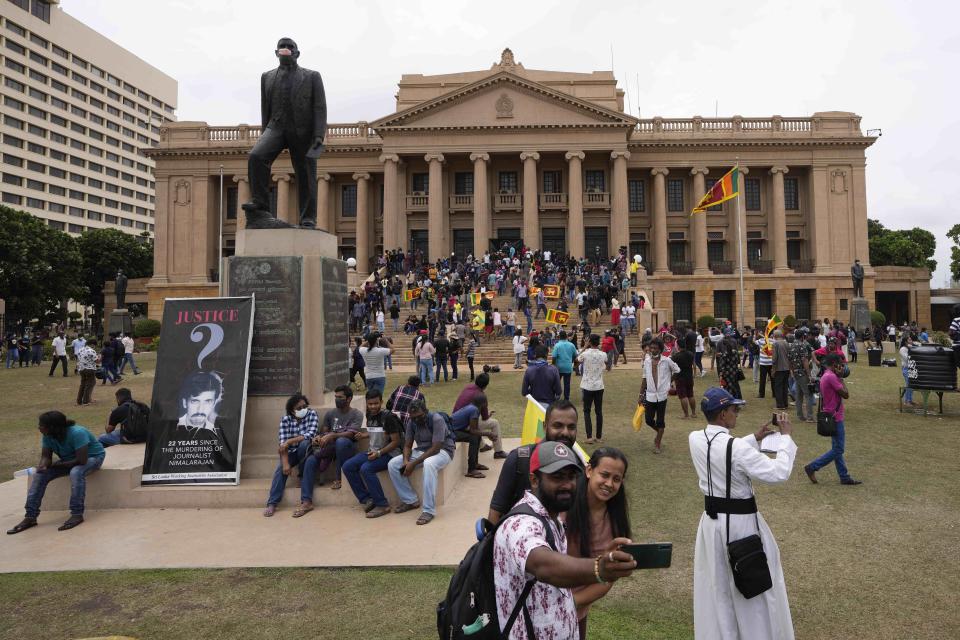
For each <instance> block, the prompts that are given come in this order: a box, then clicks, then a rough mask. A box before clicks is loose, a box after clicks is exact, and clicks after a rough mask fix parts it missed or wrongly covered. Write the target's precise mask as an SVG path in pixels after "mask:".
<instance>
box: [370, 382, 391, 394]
mask: <svg viewBox="0 0 960 640" xmlns="http://www.w3.org/2000/svg"><path fill="white" fill-rule="evenodd" d="M386 388H387V379H386V378H367V391H371V390H373V389H376V390H377V391H379V392H380V393H381V394H383V390H384V389H386Z"/></svg>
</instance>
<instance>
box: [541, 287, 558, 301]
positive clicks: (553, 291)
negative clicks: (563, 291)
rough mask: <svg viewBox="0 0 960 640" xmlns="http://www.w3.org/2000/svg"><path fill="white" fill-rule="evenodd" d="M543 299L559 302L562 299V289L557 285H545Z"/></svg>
mask: <svg viewBox="0 0 960 640" xmlns="http://www.w3.org/2000/svg"><path fill="white" fill-rule="evenodd" d="M543 297H544V298H547V299H548V300H557V299H558V298H560V287H559V286H557V285H555V284H545V285H543Z"/></svg>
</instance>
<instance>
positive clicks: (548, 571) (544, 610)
mask: <svg viewBox="0 0 960 640" xmlns="http://www.w3.org/2000/svg"><path fill="white" fill-rule="evenodd" d="M582 474H583V466H582V463H581V462H580V457H579V456H578V455H577V454H576V452H575V451H573V449H571V448H570V447H568V446H567V445H566V444H564V443H563V442H541V443H540V444H538V445H537V446H536V447H535V448H534V450H533V453H532V454H531V456H530V474H529V478H530V491H526V492H525V493H524V494H523V497H522V498H521V499H520V501H519V502H518V504H517V507H520V506H524V507H527V508H528V509H529V510H530V511H531V512H532V514H531V513H513V514H511V515H510V516H509V517H508V518H507V519H506V520H505V521H504V523H503V525H502V526H500V527H498V529H497V533H496V536H495V538H494V544H493V581H494V585H495V586H496V595H497V613H498V616H497V617H498V618H499V620H500V625H501V627H500V628H501V632H502V633H503V634H504V637H505V638H510V639H511V640H533V639H534V638H570V639H572V638H576V637H577V635H578V619H577V606H576V602H575V597H574V594H573V591H572V588H573V587H580V586H584V585H595V584H600V585H604V586H605V585H606V584H610V583H612V582H614V581H616V580H619V579H620V578H626V577H628V576H630V575H631V574H632V573H633V570H634V569H635V568H636V566H637V563H636V561H635V560H634V559H633V557H631V556H630V555H629V554H628V553H626V552H624V551H621V550H620V545H623V544H630V540H629V538H625V537H618V538H614V539H612V540H611V541H610V543H609V544H608V545H606V546H605V547H603V548H601V549H600V550H599V553H597V554H596V555H593V554H592V549H591V556H590V557H587V558H577V557H572V556H571V555H568V550H569V545H568V541H567V536H566V534H565V533H564V529H563V527H562V526H561V525H560V524H559V522H558V520H557V517H558V516H559V515H560V514H561V513H563V512H565V511H569V510H570V508H571V507H572V506H573V504H574V496H575V493H576V488H577V481H578V479H579V478H580V476H581V475H582ZM531 576H533V577H534V578H535V579H536V582H535V583H534V584H533V587H532V588H531V589H530V591H529V595H528V597H527V598H526V601H525V604H524V607H523V610H522V613H521V614H520V615H519V616H518V617H517V618H515V621H514V624H513V626H512V627H510V628H509V629H507V628H506V623H507V621H508V620H510V617H511V613H512V612H513V610H514V607H515V606H516V605H517V603H518V601H519V600H520V599H521V597H522V595H523V593H524V590H525V585H526V584H527V581H528V579H529V578H530V577H531Z"/></svg>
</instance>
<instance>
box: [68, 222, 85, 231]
mask: <svg viewBox="0 0 960 640" xmlns="http://www.w3.org/2000/svg"><path fill="white" fill-rule="evenodd" d="M68 229H69V231H70V233H83V225H79V224H71V225H70V226H69V227H68Z"/></svg>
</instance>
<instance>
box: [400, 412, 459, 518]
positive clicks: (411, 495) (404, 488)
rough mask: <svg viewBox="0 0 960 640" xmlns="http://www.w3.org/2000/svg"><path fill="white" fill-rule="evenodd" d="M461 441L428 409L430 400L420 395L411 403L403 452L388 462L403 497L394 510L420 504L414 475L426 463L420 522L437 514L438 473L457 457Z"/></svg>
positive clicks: (401, 510)
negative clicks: (457, 441)
mask: <svg viewBox="0 0 960 640" xmlns="http://www.w3.org/2000/svg"><path fill="white" fill-rule="evenodd" d="M456 450H457V443H456V441H454V439H453V433H451V432H450V430H449V429H447V423H446V421H445V420H444V419H443V416H440V415H439V414H436V413H428V412H427V403H426V401H425V400H423V399H420V400H417V401H415V402H413V403H411V404H410V417H409V418H408V419H407V422H406V424H405V425H404V435H403V455H402V456H396V457H394V458H393V459H392V460H390V462H389V463H387V470H388V471H389V472H390V479H391V480H392V481H393V486H394V487H395V488H396V490H397V495H398V496H399V497H400V504H399V505H398V506H397V507H396V508H395V509H394V510H393V512H394V513H405V512H407V511H411V510H413V509H416V508H418V507H419V506H420V500H418V499H417V492H416V491H414V489H413V486H412V485H411V484H410V476H412V475H413V472H414V471H415V470H416V468H417V467H418V466H421V465H422V466H423V513H421V514H420V517H419V518H417V524H419V525H424V524H428V523H429V522H430V521H431V520H433V519H434V517H436V514H437V507H436V494H437V477H438V476H439V475H440V470H441V469H443V468H444V467H446V466H447V465H448V464H450V462H451V461H452V460H453V455H454V453H456Z"/></svg>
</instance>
